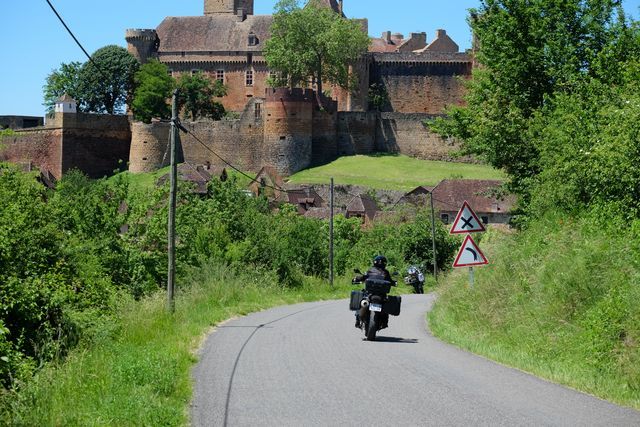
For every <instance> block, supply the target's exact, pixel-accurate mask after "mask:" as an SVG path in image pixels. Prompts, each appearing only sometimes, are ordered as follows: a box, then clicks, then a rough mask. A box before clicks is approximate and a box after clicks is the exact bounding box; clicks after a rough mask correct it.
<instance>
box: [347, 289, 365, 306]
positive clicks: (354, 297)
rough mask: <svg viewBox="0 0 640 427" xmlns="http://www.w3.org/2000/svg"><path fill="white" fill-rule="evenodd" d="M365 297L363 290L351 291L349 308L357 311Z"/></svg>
mask: <svg viewBox="0 0 640 427" xmlns="http://www.w3.org/2000/svg"><path fill="white" fill-rule="evenodd" d="M363 297H364V293H363V292H362V291H351V301H349V310H352V311H355V310H358V309H360V301H362V298H363Z"/></svg>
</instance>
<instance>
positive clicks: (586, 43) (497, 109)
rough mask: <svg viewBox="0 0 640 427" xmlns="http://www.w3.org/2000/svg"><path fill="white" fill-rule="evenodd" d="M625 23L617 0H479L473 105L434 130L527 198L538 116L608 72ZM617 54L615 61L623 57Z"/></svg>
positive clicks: (473, 21) (534, 168) (535, 166)
mask: <svg viewBox="0 0 640 427" xmlns="http://www.w3.org/2000/svg"><path fill="white" fill-rule="evenodd" d="M624 21H625V20H624V15H623V14H622V13H621V6H620V1H619V0H530V1H521V0H481V4H480V7H479V8H478V9H476V10H472V11H471V18H470V20H469V23H470V25H471V27H472V29H473V33H474V35H475V37H476V40H477V47H478V50H477V53H476V55H477V56H476V58H477V60H478V62H479V64H480V67H479V68H477V69H476V70H474V74H473V79H472V80H471V81H470V83H469V86H468V89H469V92H468V96H467V106H466V107H460V108H454V109H452V110H450V111H449V113H450V114H449V119H447V120H444V121H440V122H437V123H435V124H434V125H433V128H434V129H435V130H437V131H438V132H440V133H442V134H446V135H450V136H455V137H458V138H460V139H462V140H463V141H464V147H465V148H466V150H467V151H468V152H469V153H473V154H478V155H480V156H483V157H484V158H485V159H486V160H487V161H488V162H489V163H490V164H491V165H493V166H495V167H496V168H500V169H503V170H505V171H506V172H507V173H508V174H509V175H510V177H511V184H512V188H513V189H514V190H516V191H519V192H520V193H521V194H523V195H524V196H525V199H526V197H527V196H528V194H527V191H528V188H529V186H530V184H531V181H532V178H533V177H535V176H536V175H537V174H538V173H539V172H540V167H541V166H540V162H539V160H540V159H539V149H538V147H537V146H536V144H535V143H534V142H533V140H532V138H530V137H529V136H528V133H529V128H530V125H531V120H532V117H533V116H534V115H535V114H536V113H537V112H539V111H541V109H542V108H543V107H544V106H545V105H548V104H549V103H550V102H552V101H553V99H554V97H555V96H557V95H558V94H564V93H571V92H573V91H574V90H576V88H578V87H580V85H579V82H580V81H582V80H584V79H586V78H593V77H598V78H602V79H606V78H607V77H606V76H605V75H604V74H603V73H600V75H599V76H598V73H599V72H598V70H599V69H600V68H601V67H600V65H599V61H600V60H601V58H602V57H603V52H607V51H611V52H614V51H615V49H613V50H612V49H611V45H612V44H615V43H616V41H617V40H618V39H619V36H620V32H621V31H623V30H624V28H625V22H624ZM618 54H620V55H619V56H620V58H617V59H616V60H618V59H623V58H622V57H624V56H625V54H624V53H623V52H617V53H616V55H618ZM609 63H611V62H610V61H609Z"/></svg>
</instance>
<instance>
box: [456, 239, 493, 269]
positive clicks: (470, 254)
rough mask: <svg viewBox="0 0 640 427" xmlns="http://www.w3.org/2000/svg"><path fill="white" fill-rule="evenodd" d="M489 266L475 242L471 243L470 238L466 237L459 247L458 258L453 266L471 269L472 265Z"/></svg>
mask: <svg viewBox="0 0 640 427" xmlns="http://www.w3.org/2000/svg"><path fill="white" fill-rule="evenodd" d="M486 264H489V261H488V260H487V257H485V256H484V254H483V253H482V251H481V250H480V248H478V245H476V242H474V241H473V239H472V238H471V236H467V237H466V238H465V239H464V242H463V243H462V246H461V247H460V251H459V252H458V256H456V260H455V261H454V262H453V266H454V267H455V268H457V267H473V266H474V265H486Z"/></svg>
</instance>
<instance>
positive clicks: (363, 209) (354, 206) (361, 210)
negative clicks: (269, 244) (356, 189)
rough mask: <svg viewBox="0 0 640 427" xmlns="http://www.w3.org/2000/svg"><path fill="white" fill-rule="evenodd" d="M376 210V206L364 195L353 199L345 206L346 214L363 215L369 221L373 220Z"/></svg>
mask: <svg viewBox="0 0 640 427" xmlns="http://www.w3.org/2000/svg"><path fill="white" fill-rule="evenodd" d="M378 210H379V209H378V204H377V203H376V202H375V200H373V199H372V198H371V197H369V196H367V195H366V194H361V195H359V196H356V197H354V198H353V199H351V201H350V202H349V204H348V205H347V214H364V215H366V216H367V218H369V219H373V218H374V217H375V215H376V212H377V211H378Z"/></svg>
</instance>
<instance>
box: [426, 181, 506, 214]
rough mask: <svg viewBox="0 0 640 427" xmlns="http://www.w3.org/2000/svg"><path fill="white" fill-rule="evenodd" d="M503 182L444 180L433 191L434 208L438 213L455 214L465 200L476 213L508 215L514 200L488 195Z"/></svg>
mask: <svg viewBox="0 0 640 427" xmlns="http://www.w3.org/2000/svg"><path fill="white" fill-rule="evenodd" d="M502 184H503V182H502V181H498V180H481V179H445V180H443V181H441V182H440V183H439V184H438V185H437V186H436V187H435V188H434V189H433V193H432V194H433V201H434V207H435V209H436V210H438V211H447V212H454V211H455V212H457V211H458V210H460V208H461V207H462V204H463V203H464V201H465V200H466V201H467V202H468V203H469V205H470V206H471V208H472V209H473V210H474V211H475V212H476V213H508V212H510V211H511V209H512V207H513V205H514V204H515V201H516V198H515V196H513V195H508V196H506V197H504V198H503V199H498V198H496V197H495V196H494V195H492V194H490V193H491V191H492V190H495V189H498V188H500V187H501V186H502Z"/></svg>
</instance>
